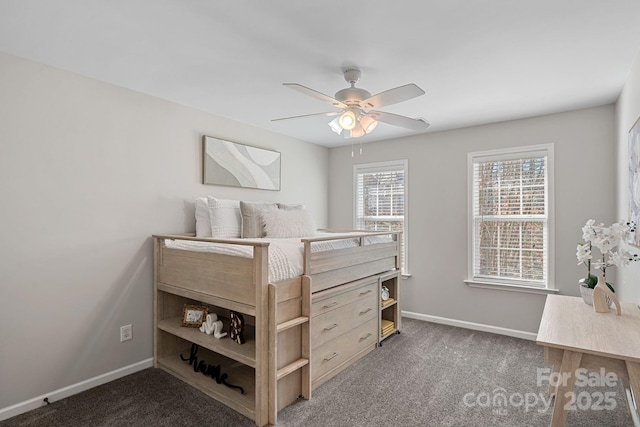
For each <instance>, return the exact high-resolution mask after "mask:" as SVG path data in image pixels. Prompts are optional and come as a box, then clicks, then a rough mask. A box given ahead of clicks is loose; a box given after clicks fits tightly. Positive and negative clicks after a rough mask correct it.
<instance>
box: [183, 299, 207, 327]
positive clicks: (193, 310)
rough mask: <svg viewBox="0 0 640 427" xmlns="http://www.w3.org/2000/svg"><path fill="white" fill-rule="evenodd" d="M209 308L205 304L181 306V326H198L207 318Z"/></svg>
mask: <svg viewBox="0 0 640 427" xmlns="http://www.w3.org/2000/svg"><path fill="white" fill-rule="evenodd" d="M208 311H209V308H208V307H207V306H205V305H189V304H185V305H184V306H183V307H182V323H181V324H182V326H186V327H189V328H199V327H200V326H202V322H204V321H205V320H206V319H207V312H208Z"/></svg>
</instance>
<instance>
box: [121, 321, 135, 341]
mask: <svg viewBox="0 0 640 427" xmlns="http://www.w3.org/2000/svg"><path fill="white" fill-rule="evenodd" d="M131 339H133V332H132V329H131V325H124V326H120V342H122V341H128V340H131Z"/></svg>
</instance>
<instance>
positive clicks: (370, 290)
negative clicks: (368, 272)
mask: <svg viewBox="0 0 640 427" xmlns="http://www.w3.org/2000/svg"><path fill="white" fill-rule="evenodd" d="M371 292H373V289H368V290H366V291H364V292H360V295H366V294H370V293H371Z"/></svg>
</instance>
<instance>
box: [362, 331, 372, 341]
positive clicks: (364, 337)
mask: <svg viewBox="0 0 640 427" xmlns="http://www.w3.org/2000/svg"><path fill="white" fill-rule="evenodd" d="M370 336H371V332H369V333H368V334H367V335H365V336H363V337H360V341H363V340H366V339H367V338H369V337H370Z"/></svg>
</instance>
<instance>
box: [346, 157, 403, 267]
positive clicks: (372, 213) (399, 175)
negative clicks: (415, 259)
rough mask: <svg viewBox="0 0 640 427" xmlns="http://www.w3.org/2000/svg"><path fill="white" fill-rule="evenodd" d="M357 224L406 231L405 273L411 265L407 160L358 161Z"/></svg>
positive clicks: (373, 228) (355, 171) (381, 229)
mask: <svg viewBox="0 0 640 427" xmlns="http://www.w3.org/2000/svg"><path fill="white" fill-rule="evenodd" d="M353 174H354V179H353V182H354V186H355V188H354V195H355V201H354V202H355V203H354V204H355V206H354V221H353V222H354V227H355V228H356V229H358V230H373V231H386V230H390V231H402V232H403V233H402V240H401V260H402V265H401V269H402V274H409V273H408V265H407V247H408V238H407V229H408V227H407V194H408V186H407V175H408V162H407V160H398V161H394V162H384V163H370V164H363V165H354V167H353Z"/></svg>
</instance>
